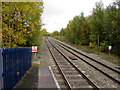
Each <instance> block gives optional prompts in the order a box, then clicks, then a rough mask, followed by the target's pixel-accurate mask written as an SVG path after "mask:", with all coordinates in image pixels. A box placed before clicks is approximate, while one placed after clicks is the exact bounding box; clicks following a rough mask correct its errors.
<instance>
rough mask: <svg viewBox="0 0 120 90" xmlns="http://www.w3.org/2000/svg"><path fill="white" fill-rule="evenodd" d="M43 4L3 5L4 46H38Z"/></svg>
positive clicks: (14, 3) (16, 3) (19, 3)
mask: <svg viewBox="0 0 120 90" xmlns="http://www.w3.org/2000/svg"><path fill="white" fill-rule="evenodd" d="M42 12H43V2H42V1H40V2H3V3H2V46H3V47H4V48H8V47H9V48H10V47H25V46H31V45H38V44H39V42H40V41H39V40H40V38H41V36H40V29H41V26H42V22H41V15H42Z"/></svg>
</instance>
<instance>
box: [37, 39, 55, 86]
mask: <svg viewBox="0 0 120 90" xmlns="http://www.w3.org/2000/svg"><path fill="white" fill-rule="evenodd" d="M50 55H51V54H50V52H49V50H48V48H47V45H46V43H45V39H44V40H43V41H42V44H41V49H40V57H41V58H40V66H39V71H38V73H39V75H38V76H39V77H38V88H57V86H56V84H55V81H54V78H53V77H54V76H53V74H52V73H51V69H50V68H49V67H50V66H49V63H50V58H51V57H50Z"/></svg>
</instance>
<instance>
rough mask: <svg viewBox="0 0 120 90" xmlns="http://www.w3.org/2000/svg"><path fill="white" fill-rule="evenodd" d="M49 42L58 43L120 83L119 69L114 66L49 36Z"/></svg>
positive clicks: (53, 44)
mask: <svg viewBox="0 0 120 90" xmlns="http://www.w3.org/2000/svg"><path fill="white" fill-rule="evenodd" d="M49 42H50V43H51V45H52V46H53V47H57V49H58V46H55V44H57V45H59V47H61V48H63V49H64V50H66V51H68V52H69V53H71V54H73V55H74V56H75V57H77V58H79V59H80V60H82V61H84V62H85V63H87V64H88V65H90V66H91V67H93V68H94V69H96V70H98V71H99V72H101V73H102V74H103V75H105V76H106V77H107V78H109V79H111V80H112V81H113V82H115V83H117V84H118V86H119V85H120V79H119V75H120V71H119V70H116V69H114V68H111V67H109V66H107V65H105V64H103V63H101V62H99V61H97V60H95V59H93V58H91V57H89V56H86V55H84V54H82V53H81V52H79V51H78V50H76V49H74V48H71V47H70V46H67V45H65V44H63V43H62V42H60V41H58V40H54V39H52V38H49Z"/></svg>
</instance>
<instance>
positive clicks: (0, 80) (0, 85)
mask: <svg viewBox="0 0 120 90" xmlns="http://www.w3.org/2000/svg"><path fill="white" fill-rule="evenodd" d="M2 73H3V60H2V49H1V48H0V90H1V89H3V78H2Z"/></svg>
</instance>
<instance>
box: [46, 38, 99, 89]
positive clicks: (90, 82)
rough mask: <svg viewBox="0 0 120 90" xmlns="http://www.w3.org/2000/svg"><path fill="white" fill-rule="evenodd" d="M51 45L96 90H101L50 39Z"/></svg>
mask: <svg viewBox="0 0 120 90" xmlns="http://www.w3.org/2000/svg"><path fill="white" fill-rule="evenodd" d="M48 41H49V42H50V44H51V45H52V46H53V47H54V48H55V49H56V50H57V51H58V52H59V53H60V54H61V55H62V56H63V57H64V58H65V59H66V60H67V61H68V62H69V63H70V64H71V65H72V66H73V67H74V68H75V69H76V70H77V71H78V73H79V74H81V75H82V77H83V78H84V79H85V80H86V81H87V82H88V83H89V84H90V85H91V86H92V87H93V88H94V89H96V90H100V89H99V87H98V86H97V85H96V84H95V83H94V82H93V81H92V80H90V79H89V78H88V77H87V76H86V75H85V74H84V73H83V72H82V71H80V70H79V69H78V67H77V66H76V65H75V64H74V63H72V62H71V61H70V60H69V58H68V57H66V56H65V55H64V54H63V53H62V52H61V51H60V50H59V49H58V48H57V47H56V46H55V45H53V43H52V42H51V41H50V40H49V39H48Z"/></svg>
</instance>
